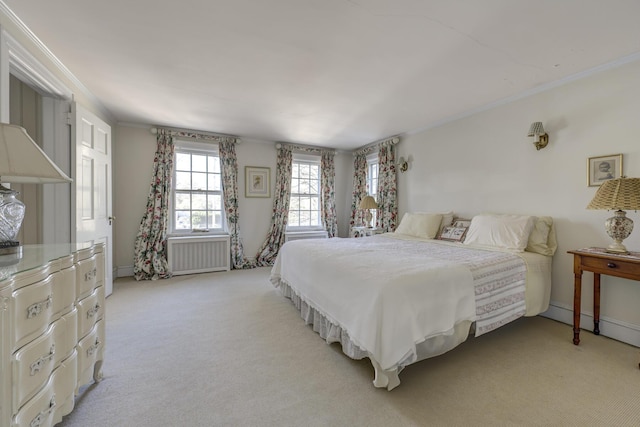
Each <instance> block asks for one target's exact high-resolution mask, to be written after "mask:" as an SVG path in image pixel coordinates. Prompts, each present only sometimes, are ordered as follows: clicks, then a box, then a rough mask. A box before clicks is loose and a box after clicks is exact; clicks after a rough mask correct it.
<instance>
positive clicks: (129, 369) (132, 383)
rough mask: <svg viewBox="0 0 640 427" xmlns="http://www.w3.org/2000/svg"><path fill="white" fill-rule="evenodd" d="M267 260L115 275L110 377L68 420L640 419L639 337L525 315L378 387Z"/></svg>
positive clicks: (412, 422)
mask: <svg viewBox="0 0 640 427" xmlns="http://www.w3.org/2000/svg"><path fill="white" fill-rule="evenodd" d="M268 274H269V269H268V268H260V269H255V270H246V271H232V272H223V273H211V274H200V275H193V276H181V277H176V278H173V279H170V280H162V281H156V282H135V281H133V280H131V279H124V280H122V279H120V280H118V281H117V282H116V284H115V291H114V293H113V295H112V296H110V297H109V298H108V299H107V350H106V360H105V364H104V374H105V377H104V380H103V381H102V382H101V383H99V384H97V385H92V386H89V387H85V388H83V389H82V390H81V391H82V393H81V394H80V396H79V397H78V399H77V401H76V408H75V410H74V412H73V413H71V414H70V415H68V416H66V417H65V418H64V420H63V422H62V423H61V424H60V425H61V426H64V427H71V426H82V427H86V426H93V427H100V426H109V427H113V426H118V427H126V426H137V427H142V426H440V425H442V426H517V425H523V426H626V425H628V426H638V425H640V370H639V369H638V349H637V348H635V347H632V346H629V345H626V344H623V343H620V342H617V341H614V340H611V339H607V338H604V337H601V336H594V335H593V334H591V333H589V332H587V331H583V332H582V334H581V338H582V342H581V344H580V346H574V345H573V344H572V342H571V338H572V332H571V327H570V326H569V325H565V324H561V323H557V322H555V321H552V320H549V319H545V318H542V317H535V318H524V319H520V320H518V321H516V322H514V323H512V324H510V325H507V326H505V327H503V328H501V329H500V330H497V331H494V332H491V333H489V334H487V335H484V336H482V337H479V338H477V339H475V338H471V339H469V340H467V342H466V343H464V344H462V345H461V346H460V347H458V348H456V349H454V350H453V351H451V352H449V353H447V354H445V355H443V356H439V357H436V358H433V359H429V360H425V361H422V362H419V363H417V364H414V365H412V366H409V367H408V368H406V369H405V370H404V371H403V372H402V373H401V374H400V380H401V381H402V384H400V386H399V387H398V388H396V389H395V390H393V391H391V392H388V391H386V390H380V389H376V388H374V387H373V385H372V383H371V381H372V379H373V369H372V368H371V365H370V363H369V361H368V360H362V361H354V360H351V359H349V358H348V357H346V356H344V355H343V354H342V353H341V351H340V349H339V347H338V346H337V345H335V344H333V345H327V344H326V343H325V342H324V341H323V340H322V339H320V337H319V336H318V335H317V334H315V333H314V332H313V331H312V330H311V329H310V327H308V326H306V325H304V323H303V321H302V319H301V318H300V316H299V314H298V312H296V310H295V308H294V307H293V305H292V304H291V303H290V301H289V300H287V299H285V298H283V297H282V296H281V295H280V293H279V291H278V290H276V289H275V288H273V287H272V285H271V284H270V282H269V281H268Z"/></svg>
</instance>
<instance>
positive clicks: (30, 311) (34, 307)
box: [27, 295, 53, 319]
mask: <svg viewBox="0 0 640 427" xmlns="http://www.w3.org/2000/svg"><path fill="white" fill-rule="evenodd" d="M52 302H53V296H51V295H49V296H48V297H47V299H46V300H44V301H40V302H37V303H35V304H31V305H30V306H29V307H27V319H33V318H34V317H36V316H38V315H39V314H40V313H42V310H43V309H47V308H49V307H51V303H52Z"/></svg>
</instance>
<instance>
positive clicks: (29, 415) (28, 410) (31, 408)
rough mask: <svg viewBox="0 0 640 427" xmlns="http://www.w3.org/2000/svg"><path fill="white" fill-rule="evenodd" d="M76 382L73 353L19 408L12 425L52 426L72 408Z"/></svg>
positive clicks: (75, 356) (75, 366)
mask: <svg viewBox="0 0 640 427" xmlns="http://www.w3.org/2000/svg"><path fill="white" fill-rule="evenodd" d="M76 382H77V355H76V353H73V354H72V355H71V356H70V357H69V358H67V359H65V360H64V362H63V363H62V364H61V365H60V366H59V367H58V368H57V369H56V370H55V371H54V372H53V374H52V375H51V376H50V377H49V381H47V384H46V385H45V387H44V388H43V389H42V390H40V391H39V392H38V393H37V394H36V395H35V396H34V397H33V399H31V400H29V401H28V402H27V403H26V404H25V405H24V406H23V407H22V408H21V409H20V411H19V412H18V413H17V414H16V416H15V418H14V420H13V423H12V425H13V426H16V427H18V426H20V427H22V426H27V427H28V426H37V427H50V426H53V425H54V424H55V423H57V422H58V421H60V419H61V418H62V416H63V415H65V414H67V413H69V412H70V410H71V409H72V408H73V400H72V399H73V397H74V392H75V384H76ZM69 402H70V403H69ZM69 406H71V408H69Z"/></svg>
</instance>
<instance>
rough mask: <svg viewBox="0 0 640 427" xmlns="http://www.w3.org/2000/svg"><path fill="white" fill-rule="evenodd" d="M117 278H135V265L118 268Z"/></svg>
mask: <svg viewBox="0 0 640 427" xmlns="http://www.w3.org/2000/svg"><path fill="white" fill-rule="evenodd" d="M116 271H117V274H116V277H131V276H133V265H125V266H120V267H117V268H116Z"/></svg>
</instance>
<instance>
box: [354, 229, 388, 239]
mask: <svg viewBox="0 0 640 427" xmlns="http://www.w3.org/2000/svg"><path fill="white" fill-rule="evenodd" d="M382 233H384V231H383V230H382V229H381V228H369V227H351V236H350V237H367V236H375V235H376V234H382Z"/></svg>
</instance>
